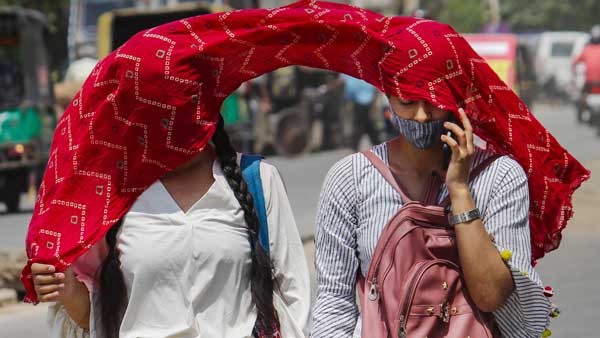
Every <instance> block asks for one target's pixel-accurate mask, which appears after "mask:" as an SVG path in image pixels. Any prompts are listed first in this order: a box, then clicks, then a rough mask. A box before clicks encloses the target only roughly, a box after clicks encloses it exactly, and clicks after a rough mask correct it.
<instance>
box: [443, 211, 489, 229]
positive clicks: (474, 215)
mask: <svg viewBox="0 0 600 338" xmlns="http://www.w3.org/2000/svg"><path fill="white" fill-rule="evenodd" d="M478 218H481V213H480V212H479V208H475V209H473V210H469V211H467V212H463V213H462V214H458V215H453V214H451V213H450V214H448V223H450V225H453V226H454V225H456V224H461V223H467V222H470V221H472V220H475V219H478Z"/></svg>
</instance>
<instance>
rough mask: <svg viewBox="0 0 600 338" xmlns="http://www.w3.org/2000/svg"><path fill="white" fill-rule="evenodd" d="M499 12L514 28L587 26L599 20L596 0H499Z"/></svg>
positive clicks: (587, 28) (551, 28) (553, 28)
mask: <svg viewBox="0 0 600 338" xmlns="http://www.w3.org/2000/svg"><path fill="white" fill-rule="evenodd" d="M501 4H502V16H503V17H504V18H505V20H508V22H510V24H511V26H512V27H513V30H515V31H522V30H585V31H587V30H589V29H590V27H591V26H592V25H594V24H600V1H598V0H570V1H559V0H528V1H523V0H502V1H501Z"/></svg>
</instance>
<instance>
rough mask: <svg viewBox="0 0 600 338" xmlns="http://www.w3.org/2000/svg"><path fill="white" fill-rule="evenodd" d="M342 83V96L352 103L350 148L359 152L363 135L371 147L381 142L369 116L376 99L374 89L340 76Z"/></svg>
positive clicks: (355, 79) (358, 81)
mask: <svg viewBox="0 0 600 338" xmlns="http://www.w3.org/2000/svg"><path fill="white" fill-rule="evenodd" d="M341 77H342V79H343V81H344V85H345V86H344V96H345V97H346V99H348V100H350V101H351V102H352V110H353V114H352V115H353V124H352V136H351V138H350V147H351V148H352V149H354V150H355V151H358V150H359V147H360V140H361V138H362V136H363V134H365V133H366V134H367V135H368V136H369V139H370V141H371V144H372V145H375V144H379V143H380V142H381V137H380V132H379V130H377V127H376V124H375V123H374V121H373V119H372V116H371V108H373V103H374V102H375V99H376V97H377V90H376V89H375V87H373V86H371V85H370V84H368V83H366V82H365V81H363V80H359V79H357V78H355V77H352V76H349V75H346V74H342V75H341Z"/></svg>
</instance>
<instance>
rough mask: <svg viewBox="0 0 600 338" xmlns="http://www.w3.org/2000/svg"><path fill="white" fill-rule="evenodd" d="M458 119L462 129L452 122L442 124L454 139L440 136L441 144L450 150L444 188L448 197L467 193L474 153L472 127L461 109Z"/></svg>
mask: <svg viewBox="0 0 600 338" xmlns="http://www.w3.org/2000/svg"><path fill="white" fill-rule="evenodd" d="M458 112H459V113H460V119H461V122H462V125H463V126H464V129H462V128H461V127H460V126H459V125H457V124H456V123H452V122H446V123H444V127H445V128H446V129H448V130H450V131H452V133H453V134H454V136H455V137H456V139H453V138H451V137H448V136H447V135H442V142H444V143H446V144H447V145H448V146H449V147H450V149H451V150H452V156H451V158H450V164H449V165H448V171H447V172H446V187H447V188H448V193H449V194H450V195H455V194H457V193H463V192H468V191H469V171H470V169H471V160H472V158H473V154H474V153H475V145H474V143H473V127H472V126H471V122H470V121H469V118H468V117H467V114H466V113H465V111H464V110H463V109H462V108H459V110H458Z"/></svg>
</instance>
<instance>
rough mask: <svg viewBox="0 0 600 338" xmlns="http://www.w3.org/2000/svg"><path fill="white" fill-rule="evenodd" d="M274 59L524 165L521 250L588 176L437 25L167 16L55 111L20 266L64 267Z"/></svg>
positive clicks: (305, 8) (193, 149)
mask: <svg viewBox="0 0 600 338" xmlns="http://www.w3.org/2000/svg"><path fill="white" fill-rule="evenodd" d="M288 65H304V66H309V67H316V68H323V69H330V70H333V71H336V72H342V73H346V74H349V75H352V76H354V77H357V78H361V79H364V80H366V81H367V82H369V83H371V84H372V85H374V86H375V87H377V88H378V89H379V90H381V91H382V92H384V93H386V94H388V95H396V96H400V97H402V98H405V99H426V100H428V101H430V102H432V103H433V104H434V105H436V106H438V107H440V108H443V109H448V110H451V111H453V112H454V113H455V114H456V113H457V109H458V108H459V107H464V108H465V110H466V112H467V114H468V115H469V117H470V118H471V120H472V123H473V125H474V128H475V132H476V134H477V135H478V136H480V137H481V138H482V139H484V140H485V141H487V142H488V144H489V145H490V147H491V148H493V150H495V151H496V152H498V153H501V154H509V155H511V156H513V157H514V158H515V159H516V160H517V161H518V162H519V163H520V164H521V166H522V167H523V168H524V169H525V172H526V173H527V175H528V176H529V188H530V198H531V210H530V215H531V216H530V221H531V222H530V223H531V243H532V249H533V256H534V258H540V257H542V256H543V255H544V253H546V252H548V251H550V250H553V249H555V248H557V247H558V245H559V242H560V239H561V231H562V230H563V229H564V228H565V226H566V224H567V220H568V219H569V218H570V217H571V215H572V213H573V211H572V206H571V195H572V194H573V192H574V190H575V189H576V188H577V187H578V186H579V185H580V184H581V182H582V181H584V180H585V179H587V178H588V177H589V171H588V170H586V169H585V168H584V167H583V166H582V165H581V164H580V163H579V162H577V161H576V160H575V159H574V158H573V156H571V155H570V154H569V153H568V152H567V151H566V150H565V149H563V148H562V147H561V146H560V145H559V144H558V142H557V141H556V140H555V139H554V137H552V135H550V133H548V131H547V130H546V129H545V128H544V127H543V126H542V125H541V124H540V123H539V122H538V121H537V120H536V118H535V117H534V116H533V115H532V113H531V112H530V110H529V108H528V107H527V106H526V105H525V104H524V103H523V102H522V101H521V100H520V99H519V98H518V97H517V96H516V95H515V93H513V91H512V90H511V89H510V88H508V87H507V86H506V84H504V83H503V82H502V81H501V80H500V79H499V78H498V76H497V75H496V74H495V73H494V72H493V71H492V69H491V68H490V67H489V66H488V65H487V63H486V62H485V61H484V60H483V59H482V58H481V57H480V56H478V55H477V54H476V53H475V52H474V51H473V50H472V49H471V47H470V46H469V45H468V43H467V42H466V41H465V39H464V38H463V37H461V36H460V35H459V34H458V33H456V32H455V31H454V30H453V29H452V28H451V27H450V26H448V25H445V24H441V23H438V22H434V21H430V20H421V19H415V18H409V17H393V18H388V17H385V16H381V15H379V14H377V13H373V12H370V11H366V10H364V9H361V8H357V7H353V6H348V5H343V4H336V3H328V2H320V1H308V0H305V1H299V2H297V3H294V4H292V5H289V6H286V7H281V8H275V9H253V10H237V11H232V12H226V13H217V14H209V15H202V16H197V17H193V18H189V19H184V20H179V21H175V22H171V23H168V24H165V25H162V26H159V27H156V28H153V29H150V30H147V31H143V32H140V33H138V34H137V35H135V36H134V37H133V38H131V39H130V40H129V41H128V42H126V43H125V44H124V45H123V46H122V47H120V48H119V49H117V50H116V51H115V52H113V53H112V54H110V55H109V56H107V57H106V58H105V59H104V60H102V61H100V62H99V63H98V65H97V66H96V68H95V69H94V70H93V72H92V74H91V75H90V77H89V78H88V79H87V81H86V82H85V83H84V85H83V87H82V88H81V90H80V91H79V93H78V94H77V95H76V96H75V98H74V99H73V101H72V103H71V104H70V106H69V107H68V108H67V110H66V111H65V113H64V115H63V116H62V118H61V119H60V121H59V123H58V127H57V129H56V132H55V135H54V140H53V143H52V149H51V153H50V160H49V162H48V167H47V170H46V173H45V175H44V179H43V182H42V184H41V187H40V190H39V195H38V199H37V203H36V206H35V210H34V214H33V218H32V220H31V223H30V225H29V233H28V235H27V254H28V256H29V261H28V264H27V266H26V267H25V268H24V270H23V274H22V281H23V283H24V284H25V287H26V290H27V297H26V300H27V301H30V302H37V299H36V295H35V292H34V290H33V287H32V285H33V284H32V281H31V272H30V266H31V263H34V262H43V263H46V264H55V265H56V266H57V267H58V269H59V270H64V269H65V268H66V267H67V266H68V265H69V264H71V263H72V262H73V261H74V260H75V259H76V258H77V257H79V256H80V255H82V254H83V253H84V252H86V250H88V249H89V248H90V247H91V246H92V245H93V244H94V243H96V242H97V241H99V240H100V239H102V238H103V236H104V234H105V233H106V232H107V231H108V229H109V228H110V227H111V226H112V225H113V224H114V223H115V222H116V221H117V220H118V219H119V218H120V217H121V216H123V214H124V213H126V212H127V210H128V209H129V208H130V207H131V205H132V204H133V203H134V201H135V200H136V198H137V197H138V196H139V195H140V194H141V193H142V192H143V191H144V190H145V189H146V188H147V187H148V186H149V185H151V184H152V183H153V182H155V181H156V180H157V179H159V178H160V177H161V176H163V175H164V174H165V173H167V172H169V171H170V170H172V169H173V168H175V167H177V166H179V165H181V164H183V163H185V162H186V161H188V160H190V159H191V158H192V157H193V156H194V154H196V153H198V152H199V151H200V150H202V149H203V148H204V146H205V145H206V143H207V142H208V141H209V139H210V138H211V136H212V134H213V132H214V130H215V125H216V121H217V119H218V117H219V111H220V106H221V103H222V102H223V100H224V99H225V97H226V96H227V95H228V94H229V93H231V92H232V91H233V90H235V89H236V88H237V87H238V86H239V85H240V84H241V83H242V82H244V81H247V80H249V79H252V78H254V77H256V76H259V75H261V74H264V73H267V72H270V71H273V70H275V69H277V68H280V67H284V66H288Z"/></svg>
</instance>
